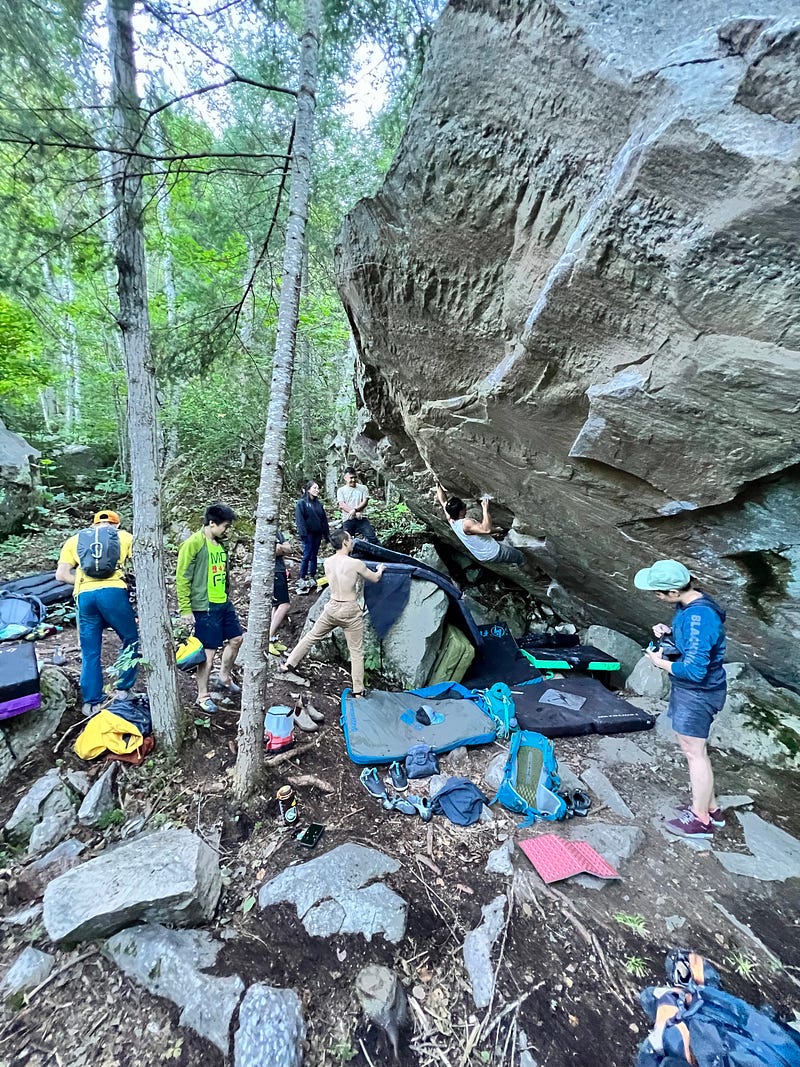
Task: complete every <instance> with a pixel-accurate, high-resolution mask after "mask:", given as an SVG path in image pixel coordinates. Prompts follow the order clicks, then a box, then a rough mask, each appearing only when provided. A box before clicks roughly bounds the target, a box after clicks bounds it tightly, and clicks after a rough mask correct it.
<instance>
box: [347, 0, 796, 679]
mask: <svg viewBox="0 0 800 1067" xmlns="http://www.w3.org/2000/svg"><path fill="white" fill-rule="evenodd" d="M748 15H749V16H750V17H749V18H748V19H743V18H742V8H741V4H740V3H738V2H737V0H704V2H703V3H700V4H689V3H684V4H681V5H680V9H679V11H678V12H677V14H676V12H675V11H673V10H672V9H668V8H666V7H665V6H664V5H663V4H661V3H659V2H658V0H638V2H637V3H635V4H622V3H618V4H590V3H573V2H568V0H552V2H551V0H532V2H531V3H529V4H525V5H522V6H518V7H515V8H514V9H513V14H510V11H509V9H508V7H507V5H504V4H488V5H487V4H478V3H459V4H450V5H447V6H446V7H445V8H444V10H443V12H442V15H441V17H440V18H439V20H438V22H437V25H436V30H435V33H434V35H433V39H432V42H431V47H430V49H429V50H428V52H427V53H426V60H425V69H424V71H423V73H422V75H421V78H420V81H419V85H418V88H417V93H416V96H415V100H414V105H413V107H412V109H411V112H410V115H409V122H408V126H407V129H406V131H405V133H404V136H403V140H402V143H401V145H400V147H399V149H398V152H397V154H396V157H395V159H394V161H393V163H392V166H391V168H390V169H389V171H388V173H387V175H386V177H385V179H384V181H383V184H382V186H381V187H380V188H379V189H378V190H377V192H376V193H375V194H374V195H373V196H371V197H369V198H367V199H364V200H361V201H360V202H359V203H358V204H357V205H356V206H355V207H354V208H353V209H352V210H351V212H350V213H349V215H348V217H347V218H346V220H345V222H344V225H343V227H342V231H341V233H340V235H339V237H338V240H337V248H336V278H337V283H338V285H339V289H340V294H341V297H342V301H343V303H344V306H345V308H346V310H347V314H348V317H349V319H350V321H351V323H352V325H353V334H354V337H355V343H356V346H357V352H358V366H357V374H356V380H357V383H358V391H359V405H360V408H361V410H360V412H359V426H360V427H361V433H360V436H359V437H358V438H357V439H356V440H355V441H354V447H355V449H356V451H357V452H358V453H361V454H364V455H369V456H370V457H371V458H372V460H373V462H374V463H375V464H376V465H377V466H378V467H379V468H381V469H382V470H383V472H384V473H385V475H386V477H388V478H390V479H391V480H392V482H393V483H394V484H396V485H397V486H398V488H399V489H400V491H401V492H402V498H403V500H404V501H405V503H406V504H407V505H408V507H409V509H410V510H411V511H412V512H413V513H414V514H415V515H416V516H417V517H418V518H420V519H422V520H423V521H426V522H428V523H430V525H431V527H432V529H433V531H434V533H435V535H436V536H437V537H438V538H440V539H441V540H442V541H443V542H448V543H450V544H452V543H454V541H453V536H452V533H451V531H450V528H449V526H448V524H447V523H446V522H445V521H444V518H443V516H438V517H437V516H435V515H434V514H433V512H432V509H431V503H430V485H431V474H432V473H433V474H435V475H436V476H438V477H439V478H440V479H441V480H442V481H443V482H444V484H445V485H447V487H448V489H450V490H451V491H453V492H456V493H458V494H459V495H460V496H461V497H463V498H464V499H465V500H466V499H470V500H472V499H474V498H475V497H476V496H478V495H479V494H480V492H481V490H482V489H483V488H484V487H485V486H487V485H490V486H491V491H492V493H493V494H494V501H493V504H492V517H493V518H494V519H495V520H496V521H497V522H498V523H499V524H501V525H502V526H503V527H505V528H509V527H511V526H512V524H513V528H514V529H515V530H520V531H523V532H526V533H530V534H538V533H539V531H541V530H544V532H545V534H546V541H547V551H546V552H544V553H539V554H535V553H529V552H528V551H527V550H525V549H523V551H524V552H525V554H526V558H527V559H528V561H529V565H528V566H527V567H526V568H516V573H515V574H514V575H513V580H515V581H516V582H518V583H519V584H521V585H523V586H524V587H525V588H527V589H530V590H531V591H532V592H537V591H540V590H542V588H543V587H547V586H548V584H549V581H550V580H551V579H555V580H556V582H557V583H558V586H559V587H560V588H561V589H563V590H564V591H565V592H566V594H567V595H568V596H569V598H570V600H571V601H572V602H573V603H574V604H575V605H576V606H577V608H578V609H579V611H580V616H581V617H580V619H579V618H578V616H577V615H575V616H573V614H572V613H571V612H570V613H569V615H568V617H569V618H570V619H571V620H572V621H575V622H578V621H580V622H582V623H584V624H586V623H587V622H595V623H600V624H604V625H608V626H613V627H614V628H615V629H619V630H622V631H623V632H624V633H629V634H632V635H636V636H638V635H639V634H641V635H642V638H644V636H645V635H646V634H647V632H648V631H649V628H650V626H651V625H652V624H653V623H655V622H658V621H667V620H665V619H664V618H663V609H662V608H660V606H659V605H657V604H656V602H655V600H654V598H653V597H652V596H648V595H646V594H642V593H640V592H639V591H637V590H636V589H634V587H633V582H632V578H633V574H634V572H635V571H636V570H637V569H638V568H640V567H643V566H647V565H649V564H651V563H652V562H653V560H654V559H657V558H659V557H660V558H678V559H682V560H683V561H684V562H685V563H686V565H687V566H688V567H689V569H690V570H691V571H692V573H694V574H696V575H698V577H700V578H701V579H702V580H703V581H704V582H707V583H708V586H709V588H710V590H711V591H712V592H713V591H714V588H715V587H716V588H719V589H724V591H725V601H726V607H727V609H728V618H729V635H730V646H731V650H732V654H733V656H734V657H743V656H745V655H747V656H748V658H750V659H751V660H755V662H756V663H757V665H758V666H759V667H760V668H761V669H763V670H764V671H765V673H769V674H770V675H771V676H773V675H774V676H775V677H777V678H779V679H781V680H782V681H784V682H786V683H798V682H800V658H799V657H798V656H797V655H796V651H795V647H794V645H795V638H794V637H793V636H792V630H793V628H796V627H793V625H792V620H793V618H796V613H797V609H798V597H800V580H798V579H800V558H799V557H798V555H797V553H796V551H794V550H793V549H792V547H791V546H793V545H794V544H795V543H796V531H797V528H798V526H800V465H799V461H800V439H798V435H797V432H796V424H797V410H796V397H797V388H796V385H797V381H796V374H797V364H798V359H799V358H800V355H799V353H800V315H798V307H797V302H796V300H794V299H793V298H792V297H793V294H794V293H795V292H796V291H797V286H798V282H800V262H798V255H797V247H796V241H795V239H794V234H795V232H796V229H797V227H796V205H795V202H794V197H795V193H796V170H797V164H798V157H799V156H800V125H798V123H797V122H796V121H793V122H790V121H787V120H788V119H789V118H790V117H792V116H796V114H797V69H798V66H799V64H798V51H799V50H800V35H798V34H797V32H796V30H795V29H793V28H792V27H793V23H794V22H795V21H796V16H797V6H796V3H795V0H769V3H766V2H765V0H755V3H754V5H752V6H751V8H748ZM784 16H786V17H788V19H789V21H787V20H786V19H784V18H783V17H784ZM741 26H746V29H745V30H743V31H741V32H740V30H739V29H738V28H737V27H741ZM732 27H733V28H732ZM538 70H546V71H547V77H546V78H537V77H532V76H531V72H532V71H538ZM521 85H524V86H525V87H526V91H525V92H524V93H521V92H520V91H519V87H520V86H521ZM721 203H725V204H727V205H728V208H727V210H725V211H720V210H719V206H720V204H721ZM420 366H422V367H424V368H425V373H424V374H420V373H419V368H420ZM708 412H713V418H712V417H708V415H707V413H708ZM490 569H491V568H490ZM559 610H560V609H559ZM632 668H633V665H631V668H630V669H632Z"/></svg>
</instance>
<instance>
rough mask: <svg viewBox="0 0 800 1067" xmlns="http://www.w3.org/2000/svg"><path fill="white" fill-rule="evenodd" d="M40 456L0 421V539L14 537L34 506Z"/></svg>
mask: <svg viewBox="0 0 800 1067" xmlns="http://www.w3.org/2000/svg"><path fill="white" fill-rule="evenodd" d="M40 455H41V453H40V452H38V451H37V450H36V449H35V448H33V447H32V446H31V445H29V444H28V442H27V441H26V440H25V439H24V437H20V435H19V434H18V433H13V432H12V431H11V430H8V429H6V425H5V423H4V422H3V420H2V419H0V499H2V501H3V506H2V508H0V536H5V535H6V534H10V533H13V532H14V531H15V530H16V529H17V528H18V527H19V526H20V524H21V523H22V522H23V521H24V520H25V518H26V517H27V516H28V514H29V513H30V511H31V510H32V508H33V506H34V504H35V503H36V494H37V489H38V487H39V465H38V461H39V457H40Z"/></svg>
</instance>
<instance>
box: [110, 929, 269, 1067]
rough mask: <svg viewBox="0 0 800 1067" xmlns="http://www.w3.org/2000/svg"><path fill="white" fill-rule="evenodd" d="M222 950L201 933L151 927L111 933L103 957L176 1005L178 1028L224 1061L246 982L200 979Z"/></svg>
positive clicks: (200, 931)
mask: <svg viewBox="0 0 800 1067" xmlns="http://www.w3.org/2000/svg"><path fill="white" fill-rule="evenodd" d="M221 947H222V945H221V943H220V942H216V941H214V940H213V939H212V938H211V936H210V935H209V934H208V933H206V932H205V931H204V930H169V929H167V927H165V926H160V925H158V924H155V923H154V924H152V925H150V924H148V925H146V926H136V927H133V928H132V929H130V930H122V931H121V932H120V933H118V934H114V936H113V937H111V938H109V939H108V941H107V942H106V944H105V953H106V955H107V956H109V957H110V958H111V959H112V960H113V961H114V962H115V963H116V964H117V966H118V967H119V968H120V970H122V971H123V972H124V973H125V974H126V975H128V977H129V978H131V979H133V981H135V982H137V983H138V984H139V985H141V986H144V988H145V989H147V990H148V991H149V992H150V993H154V994H155V995H156V996H158V997H166V998H167V1000H171V1001H172V1002H173V1004H177V1005H178V1007H179V1008H181V1009H182V1010H181V1015H180V1020H179V1022H180V1024H181V1026H189V1027H191V1028H192V1030H195V1031H196V1032H197V1033H198V1034H200V1036H201V1037H204V1038H206V1040H208V1041H211V1042H212V1043H213V1044H215V1045H216V1046H217V1048H218V1049H219V1050H220V1052H222V1054H223V1055H225V1056H227V1055H228V1050H229V1048H230V1024H231V1018H232V1017H233V1013H234V1011H235V1010H236V1005H237V1004H238V1003H239V1000H240V999H241V996H242V993H243V992H244V982H242V980H241V978H238V977H237V976H236V975H231V976H229V977H227V978H217V977H214V976H213V975H209V974H203V971H204V970H206V969H207V968H209V967H211V966H213V964H214V963H215V962H216V959H217V955H218V953H219V950H220V949H221ZM265 1062H267V1061H265Z"/></svg>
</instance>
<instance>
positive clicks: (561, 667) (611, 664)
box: [517, 634, 620, 671]
mask: <svg viewBox="0 0 800 1067" xmlns="http://www.w3.org/2000/svg"><path fill="white" fill-rule="evenodd" d="M556 638H560V640H556ZM517 644H518V645H519V647H520V649H521V651H522V654H523V655H524V656H525V657H526V658H527V659H528V660H529V661H530V662H531V663H532V664H533V665H534V667H538V668H540V669H541V670H543V671H573V670H574V671H618V670H619V669H620V662H619V660H616V659H614V657H613V656H609V655H608V653H607V652H603V650H602V649H600V648H595V646H594V645H582V644H580V643H579V641H578V636H577V634H523V635H522V637H520V639H519V640H518V641H517Z"/></svg>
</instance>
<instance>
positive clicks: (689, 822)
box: [664, 809, 714, 840]
mask: <svg viewBox="0 0 800 1067" xmlns="http://www.w3.org/2000/svg"><path fill="white" fill-rule="evenodd" d="M664 829H665V830H668V831H669V833H671V834H677V836H678V837H689V838H692V839H697V840H703V839H708V838H711V837H713V836H714V827H713V826H712V824H711V823H710V822H700V820H699V819H698V818H697V816H696V815H695V813H694V812H693V811H692V810H691V809H689V811H684V812H683V813H682V814H681V815H679V816H678V817H677V819H670V820H669V821H668V822H665V823H664Z"/></svg>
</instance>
